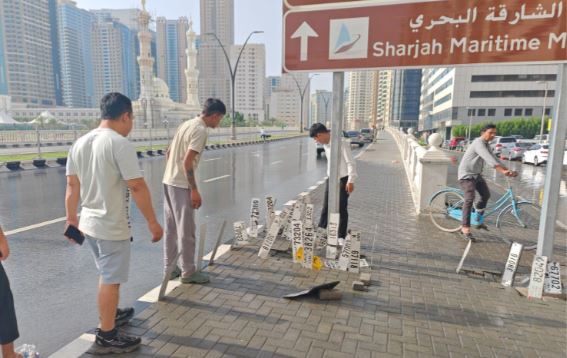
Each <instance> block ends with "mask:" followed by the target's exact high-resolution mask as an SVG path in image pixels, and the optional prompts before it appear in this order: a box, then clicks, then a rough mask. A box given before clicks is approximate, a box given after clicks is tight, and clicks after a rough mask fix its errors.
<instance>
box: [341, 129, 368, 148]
mask: <svg viewBox="0 0 567 358" xmlns="http://www.w3.org/2000/svg"><path fill="white" fill-rule="evenodd" d="M343 135H344V136H345V137H346V138H348V139H350V144H351V145H358V146H359V147H363V146H364V143H365V141H364V137H363V136H362V134H360V132H359V131H344V132H343Z"/></svg>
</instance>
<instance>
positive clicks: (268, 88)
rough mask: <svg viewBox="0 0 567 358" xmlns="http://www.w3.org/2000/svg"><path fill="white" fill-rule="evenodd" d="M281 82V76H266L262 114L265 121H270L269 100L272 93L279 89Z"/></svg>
mask: <svg viewBox="0 0 567 358" xmlns="http://www.w3.org/2000/svg"><path fill="white" fill-rule="evenodd" d="M281 82H282V78H281V76H268V77H266V79H265V80H264V114H265V116H266V118H265V120H270V119H272V117H273V116H272V114H271V113H272V111H271V109H270V106H271V102H272V100H271V98H272V92H274V91H275V90H276V89H277V88H279V87H280V84H281Z"/></svg>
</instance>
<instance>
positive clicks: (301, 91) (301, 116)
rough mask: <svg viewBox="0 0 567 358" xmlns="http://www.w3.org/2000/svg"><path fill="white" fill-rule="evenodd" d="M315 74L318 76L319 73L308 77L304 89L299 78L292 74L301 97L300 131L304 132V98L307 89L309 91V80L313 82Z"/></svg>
mask: <svg viewBox="0 0 567 358" xmlns="http://www.w3.org/2000/svg"><path fill="white" fill-rule="evenodd" d="M315 76H318V74H317V73H316V74H314V75H311V76H309V78H308V79H307V82H306V83H305V87H303V90H302V89H301V86H300V85H299V82H297V79H296V78H295V76H294V75H291V78H293V81H294V82H295V84H296V85H297V91H298V92H299V98H300V99H301V115H300V118H301V120H300V122H299V132H300V133H303V100H304V98H305V91H307V87H308V86H309V82H311V79H312V78H313V77H315Z"/></svg>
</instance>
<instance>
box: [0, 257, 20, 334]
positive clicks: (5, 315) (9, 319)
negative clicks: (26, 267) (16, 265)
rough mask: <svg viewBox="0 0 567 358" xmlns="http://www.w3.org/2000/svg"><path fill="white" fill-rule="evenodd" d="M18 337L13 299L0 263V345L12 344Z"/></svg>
mask: <svg viewBox="0 0 567 358" xmlns="http://www.w3.org/2000/svg"><path fill="white" fill-rule="evenodd" d="M18 337H20V334H19V333H18V323H17V322H16V310H15V308H14V297H12V290H10V282H9V281H8V276H7V275H6V271H4V267H3V266H2V263H0V345H1V344H8V343H12V342H14V341H15V340H16V339H18Z"/></svg>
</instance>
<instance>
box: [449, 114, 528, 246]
mask: <svg viewBox="0 0 567 358" xmlns="http://www.w3.org/2000/svg"><path fill="white" fill-rule="evenodd" d="M495 136H496V126H495V125H494V124H487V125H486V126H484V128H482V130H481V132H480V137H478V138H476V139H475V140H474V141H473V142H472V143H471V144H470V146H469V148H468V149H467V151H466V152H465V155H463V158H462V159H461V164H460V165H459V171H458V176H459V184H460V185H461V188H462V189H463V192H464V194H465V195H464V196H465V202H464V204H463V219H462V224H463V226H462V229H461V234H462V235H463V237H464V238H465V239H467V240H474V237H473V235H472V234H471V211H472V206H473V202H474V197H475V191H478V193H479V194H480V201H479V202H478V203H477V204H476V209H477V211H476V212H477V214H478V215H482V214H483V212H484V208H486V203H488V199H489V198H490V190H489V189H488V185H486V181H485V180H484V178H483V177H482V170H483V168H484V163H487V164H488V165H489V166H491V167H493V168H494V169H496V170H497V171H499V172H500V173H502V174H504V175H506V176H509V177H515V176H516V175H518V173H516V172H515V171H512V170H509V169H508V168H506V167H505V166H504V165H502V163H501V162H500V161H499V160H498V159H497V158H496V156H495V155H494V153H492V150H491V149H490V145H489V143H490V142H491V141H492V140H493V139H494V137H495ZM479 228H483V229H486V226H485V225H484V224H480V225H479Z"/></svg>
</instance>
